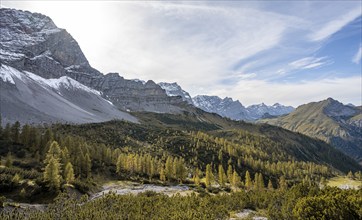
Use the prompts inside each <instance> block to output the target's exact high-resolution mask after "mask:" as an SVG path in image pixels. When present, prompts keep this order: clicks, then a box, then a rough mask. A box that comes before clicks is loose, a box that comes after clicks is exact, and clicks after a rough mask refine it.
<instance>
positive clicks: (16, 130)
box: [11, 121, 20, 143]
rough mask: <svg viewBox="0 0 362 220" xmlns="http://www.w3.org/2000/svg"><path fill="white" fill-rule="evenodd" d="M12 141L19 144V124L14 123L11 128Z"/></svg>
mask: <svg viewBox="0 0 362 220" xmlns="http://www.w3.org/2000/svg"><path fill="white" fill-rule="evenodd" d="M11 133H12V140H13V141H14V142H16V143H20V122H18V121H16V122H15V123H14V125H13V126H12V128H11Z"/></svg>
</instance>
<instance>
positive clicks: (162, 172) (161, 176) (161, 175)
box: [160, 167, 166, 182]
mask: <svg viewBox="0 0 362 220" xmlns="http://www.w3.org/2000/svg"><path fill="white" fill-rule="evenodd" d="M160 180H161V181H162V182H165V181H166V175H165V169H164V168H163V167H161V170H160Z"/></svg>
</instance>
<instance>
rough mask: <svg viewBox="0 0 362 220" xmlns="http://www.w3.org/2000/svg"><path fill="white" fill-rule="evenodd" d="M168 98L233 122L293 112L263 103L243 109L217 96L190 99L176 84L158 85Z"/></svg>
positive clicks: (238, 103) (290, 107) (163, 83)
mask: <svg viewBox="0 0 362 220" xmlns="http://www.w3.org/2000/svg"><path fill="white" fill-rule="evenodd" d="M159 85H160V86H161V87H162V88H163V89H164V90H165V91H166V93H167V95H169V96H180V97H181V98H182V99H183V100H184V101H186V102H187V103H189V104H193V105H194V106H196V107H198V108H200V109H202V110H204V111H207V112H211V113H217V114H219V115H221V116H223V117H227V118H230V119H233V120H238V121H239V120H244V121H255V120H258V119H261V118H270V117H275V116H280V115H285V114H288V113H290V112H292V111H293V110H294V108H293V107H292V106H284V105H281V104H279V103H275V104H274V105H272V106H267V105H265V104H264V103H261V104H257V105H251V106H248V107H244V106H243V105H242V104H241V103H240V101H239V100H235V101H234V100H233V99H232V98H229V97H226V98H224V99H222V98H220V97H218V96H207V95H198V96H195V97H193V98H191V96H190V94H189V93H188V92H186V91H185V90H183V89H182V88H181V86H179V85H178V84H177V83H165V82H162V83H159Z"/></svg>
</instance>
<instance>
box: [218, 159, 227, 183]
mask: <svg viewBox="0 0 362 220" xmlns="http://www.w3.org/2000/svg"><path fill="white" fill-rule="evenodd" d="M218 174H219V184H220V186H225V182H226V175H225V171H224V168H223V167H222V165H221V164H220V165H219V172H218Z"/></svg>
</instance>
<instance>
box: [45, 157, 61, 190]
mask: <svg viewBox="0 0 362 220" xmlns="http://www.w3.org/2000/svg"><path fill="white" fill-rule="evenodd" d="M44 180H45V181H46V182H48V187H49V188H51V189H54V190H58V189H59V188H60V182H61V176H60V163H59V161H58V160H57V159H56V158H54V157H50V158H49V159H48V164H47V165H46V167H45V169H44Z"/></svg>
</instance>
